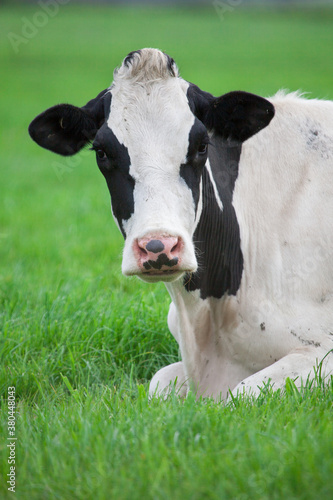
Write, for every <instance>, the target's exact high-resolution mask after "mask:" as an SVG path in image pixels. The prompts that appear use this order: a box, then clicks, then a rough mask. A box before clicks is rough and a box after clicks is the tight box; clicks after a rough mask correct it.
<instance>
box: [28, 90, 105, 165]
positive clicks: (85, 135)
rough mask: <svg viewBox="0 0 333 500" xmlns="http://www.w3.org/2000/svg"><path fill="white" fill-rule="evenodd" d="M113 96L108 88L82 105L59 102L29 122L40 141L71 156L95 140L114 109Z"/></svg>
mask: <svg viewBox="0 0 333 500" xmlns="http://www.w3.org/2000/svg"><path fill="white" fill-rule="evenodd" d="M110 102H111V95H110V93H109V92H107V89H106V90H103V91H102V92H100V94H98V96H97V97H95V99H92V100H91V101H89V102H88V103H87V104H86V105H85V106H83V107H82V108H78V107H76V106H73V105H71V104H58V105H57V106H53V107H52V108H49V109H47V110H46V111H44V112H43V113H41V114H40V115H38V116H37V117H36V118H35V119H34V120H33V121H32V122H31V123H30V125H29V134H30V136H31V138H32V139H33V140H34V141H35V142H37V144H38V145H39V146H41V147H43V148H45V149H49V150H50V151H53V152H54V153H58V154H60V155H63V156H71V155H74V154H76V153H77V152H78V151H80V150H81V149H82V148H83V147H84V146H85V145H86V144H87V143H88V142H90V141H92V140H93V139H94V137H95V135H96V133H97V130H98V129H99V128H100V127H101V125H102V124H103V123H104V120H105V115H106V113H108V112H109V111H108V110H110Z"/></svg>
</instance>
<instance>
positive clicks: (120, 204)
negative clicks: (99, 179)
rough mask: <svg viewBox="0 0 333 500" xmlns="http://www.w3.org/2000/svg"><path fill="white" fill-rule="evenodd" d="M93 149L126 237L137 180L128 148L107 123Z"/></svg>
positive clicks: (113, 209)
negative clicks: (131, 166)
mask: <svg viewBox="0 0 333 500" xmlns="http://www.w3.org/2000/svg"><path fill="white" fill-rule="evenodd" d="M93 149H94V150H95V151H96V160H97V164H98V167H99V169H100V171H101V172H102V174H103V175H104V177H105V180H106V183H107V185H108V188H109V191H110V195H111V204H112V212H113V214H114V216H115V217H116V219H117V221H118V224H119V227H120V229H121V232H122V234H123V236H124V238H125V237H126V234H125V231H124V227H123V221H124V220H125V221H126V220H128V219H129V218H130V217H131V215H132V214H133V213H134V186H135V181H134V179H133V177H132V176H131V175H130V173H129V169H130V163H131V161H130V157H129V154H128V151H127V148H126V147H125V146H124V145H123V144H120V142H119V141H118V139H117V138H116V136H115V135H114V133H113V132H112V130H111V129H110V128H109V127H108V125H107V124H106V123H105V124H104V125H103V126H102V127H101V129H100V130H99V131H98V133H97V135H96V138H95V140H94V144H93Z"/></svg>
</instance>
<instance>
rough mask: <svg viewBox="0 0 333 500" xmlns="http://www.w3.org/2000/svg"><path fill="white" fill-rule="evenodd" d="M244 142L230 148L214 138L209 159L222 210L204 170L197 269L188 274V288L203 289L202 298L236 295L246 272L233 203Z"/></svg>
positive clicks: (197, 237) (196, 233)
mask: <svg viewBox="0 0 333 500" xmlns="http://www.w3.org/2000/svg"><path fill="white" fill-rule="evenodd" d="M240 152H241V145H239V146H238V147H230V146H229V145H228V144H226V143H225V142H224V141H223V142H222V141H221V139H220V138H219V137H214V136H213V137H212V139H211V145H210V146H209V159H210V165H211V170H212V174H213V177H214V180H215V183H216V185H217V189H218V194H219V197H220V199H221V200H222V203H223V211H221V210H220V208H219V206H218V204H217V202H216V197H215V193H214V189H213V186H212V183H211V180H210V177H209V173H208V171H207V169H206V168H205V169H204V171H203V178H202V182H203V193H202V196H203V211H202V215H201V217H200V221H199V223H198V226H197V228H196V230H195V232H194V236H193V242H194V245H195V249H196V256H197V260H198V271H197V272H196V273H194V274H192V275H186V276H185V278H184V286H185V288H186V290H188V291H194V290H198V289H200V296H201V298H203V299H205V298H207V297H216V298H220V297H222V296H223V295H224V294H225V293H228V294H229V295H235V294H236V293H237V290H238V288H239V285H240V281H241V276H242V271H243V255H242V252H241V248H240V234H239V226H238V222H237V217H236V213H235V210H234V208H233V206H232V195H233V188H234V184H235V180H236V178H237V174H238V162H239V157H240Z"/></svg>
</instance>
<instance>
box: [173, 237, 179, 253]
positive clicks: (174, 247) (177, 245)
mask: <svg viewBox="0 0 333 500" xmlns="http://www.w3.org/2000/svg"><path fill="white" fill-rule="evenodd" d="M179 247H180V243H179V240H177V243H176V244H175V245H174V246H173V247H172V248H171V253H174V252H177V251H178V250H179Z"/></svg>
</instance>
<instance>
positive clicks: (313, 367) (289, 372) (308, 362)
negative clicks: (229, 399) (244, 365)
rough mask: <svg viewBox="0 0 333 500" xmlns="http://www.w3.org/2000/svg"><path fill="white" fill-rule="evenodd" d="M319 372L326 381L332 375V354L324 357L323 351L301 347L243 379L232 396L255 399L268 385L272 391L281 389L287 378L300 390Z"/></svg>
mask: <svg viewBox="0 0 333 500" xmlns="http://www.w3.org/2000/svg"><path fill="white" fill-rule="evenodd" d="M319 365H320V366H319ZM319 372H320V375H321V378H322V379H326V380H327V379H328V378H329V376H330V375H332V374H333V353H332V352H330V353H328V354H327V356H325V351H323V350H320V349H316V348H315V347H312V346H311V347H310V346H309V347H303V348H299V349H295V350H294V351H293V352H291V353H290V354H288V355H287V356H285V357H283V358H281V359H280V360H279V361H277V362H276V363H273V364H272V365H270V366H267V367H266V368H264V369H263V370H260V371H259V372H257V373H255V374H253V375H251V376H249V377H247V378H245V379H244V380H242V382H240V383H239V384H238V385H237V386H236V387H235V388H234V389H233V391H232V393H233V395H234V396H236V395H237V394H239V393H241V394H243V393H245V394H252V395H254V396H255V397H257V396H259V394H260V393H261V391H262V389H263V387H264V386H265V385H266V384H268V383H269V384H270V385H271V386H272V387H273V389H274V390H276V389H282V388H283V387H284V386H285V383H286V379H287V378H290V379H291V380H294V381H295V385H296V387H297V388H300V387H301V386H302V384H303V385H304V384H305V383H306V381H307V380H308V379H309V380H313V379H315V378H316V373H317V375H318V374H319Z"/></svg>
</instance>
